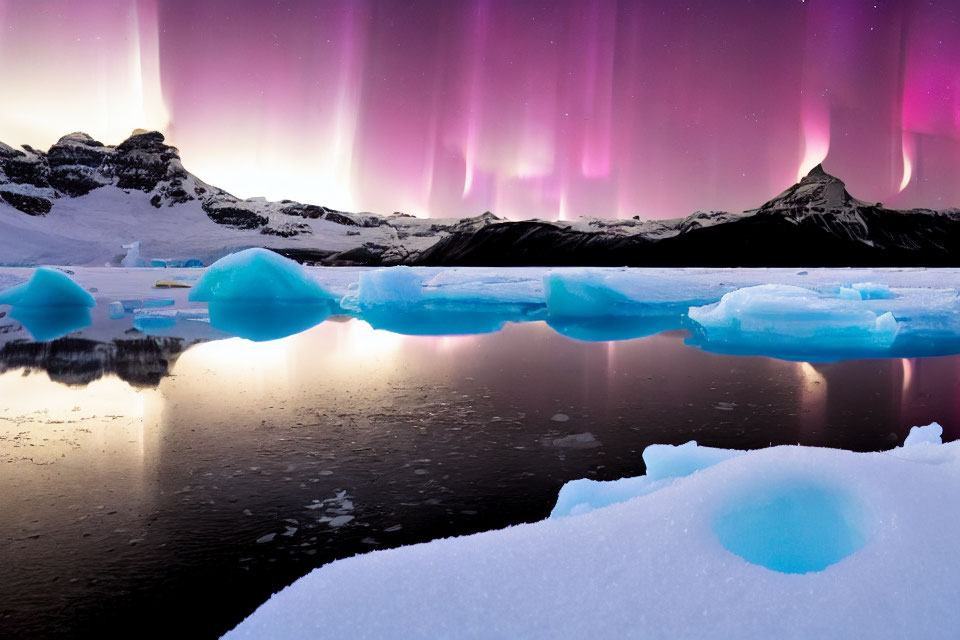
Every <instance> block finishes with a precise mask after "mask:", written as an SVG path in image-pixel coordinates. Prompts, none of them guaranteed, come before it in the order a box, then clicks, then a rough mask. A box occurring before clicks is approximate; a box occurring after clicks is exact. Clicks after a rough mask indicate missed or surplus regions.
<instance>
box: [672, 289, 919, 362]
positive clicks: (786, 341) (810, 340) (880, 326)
mask: <svg viewBox="0 0 960 640" xmlns="http://www.w3.org/2000/svg"><path fill="white" fill-rule="evenodd" d="M864 302H865V301H863V300H857V299H852V298H851V299H845V298H843V297H840V295H839V294H838V295H829V294H824V293H819V292H816V291H811V290H810V289H805V288H803V287H796V286H792V285H773V284H770V285H759V286H755V287H746V288H743V289H737V290H736V291H733V292H730V293H727V294H725V295H724V296H723V297H722V298H721V299H720V302H718V303H715V304H711V305H706V306H702V307H691V308H690V310H689V317H690V319H691V320H693V321H694V322H695V323H696V324H697V325H698V326H696V327H695V335H694V336H693V337H692V338H691V339H690V340H689V344H692V345H694V346H698V347H701V348H704V349H707V350H710V351H721V352H725V353H738V354H744V355H747V354H762V355H771V356H776V357H782V358H786V359H792V360H821V359H830V358H834V359H836V358H842V357H858V356H869V355H884V354H886V353H888V352H889V350H890V348H891V346H892V345H893V343H894V341H895V340H896V338H897V334H898V332H899V330H900V325H899V323H898V322H897V320H896V318H895V317H894V316H893V314H892V313H890V312H887V313H883V314H880V315H879V316H878V314H877V313H876V312H874V311H873V310H871V309H870V308H868V307H867V306H866V305H865V304H864Z"/></svg>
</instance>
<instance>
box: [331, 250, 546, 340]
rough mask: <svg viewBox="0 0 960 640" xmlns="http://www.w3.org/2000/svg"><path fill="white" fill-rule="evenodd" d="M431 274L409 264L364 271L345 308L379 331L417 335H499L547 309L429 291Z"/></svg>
mask: <svg viewBox="0 0 960 640" xmlns="http://www.w3.org/2000/svg"><path fill="white" fill-rule="evenodd" d="M427 275H428V274H427V272H426V271H425V270H423V269H417V268H412V267H406V266H398V267H389V268H386V269H377V270H375V271H364V272H362V273H361V274H360V281H359V284H358V286H357V290H356V293H354V294H352V295H348V296H346V297H345V298H344V299H343V301H342V302H341V305H342V306H343V307H344V308H346V309H349V310H351V311H353V312H354V314H355V315H356V316H357V317H358V318H360V319H362V320H364V321H365V322H366V323H367V324H369V325H370V326H371V327H373V328H374V329H383V330H386V331H391V332H393V333H400V334H404V335H414V336H450V335H474V334H482V333H494V332H496V331H499V330H500V329H502V328H503V326H504V325H505V324H506V323H507V322H525V321H530V320H533V319H537V318H536V317H535V314H536V312H537V311H538V310H539V309H541V308H542V305H537V304H524V303H515V302H503V301H499V300H496V299H483V298H476V299H470V298H469V297H464V296H462V295H457V296H455V297H450V296H449V295H448V292H446V291H444V290H443V289H442V288H439V287H432V288H428V287H427V286H426V285H425V284H424V281H425V279H426V277H427Z"/></svg>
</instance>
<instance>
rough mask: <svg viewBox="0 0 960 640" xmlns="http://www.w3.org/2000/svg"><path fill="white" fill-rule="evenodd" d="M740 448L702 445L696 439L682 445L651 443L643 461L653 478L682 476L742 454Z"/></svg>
mask: <svg viewBox="0 0 960 640" xmlns="http://www.w3.org/2000/svg"><path fill="white" fill-rule="evenodd" d="M743 454H744V452H743V451H740V450H738V449H717V448H715V447H701V446H700V445H698V444H697V441H696V440H691V441H690V442H687V443H685V444H681V445H677V446H674V445H671V444H651V445H650V446H648V447H647V448H646V449H644V450H643V463H644V464H645V465H646V467H647V474H646V475H647V477H648V478H650V479H651V480H662V479H664V478H680V477H683V476H688V475H690V474H691V473H693V472H695V471H700V470H702V469H706V468H708V467H712V466H713V465H715V464H717V463H718V462H723V461H724V460H729V459H731V458H736V457H737V456H742V455H743Z"/></svg>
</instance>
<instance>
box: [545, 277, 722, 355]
mask: <svg viewBox="0 0 960 640" xmlns="http://www.w3.org/2000/svg"><path fill="white" fill-rule="evenodd" d="M543 293H544V298H545V300H546V303H547V313H548V316H547V319H546V320H547V324H548V325H550V326H551V327H552V328H553V329H554V330H555V331H556V332H557V333H560V334H563V335H565V336H567V337H570V338H574V339H577V340H585V341H590V342H597V341H610V340H630V339H633V338H642V337H646V336H650V335H654V334H657V333H662V332H663V331H669V330H671V329H680V328H681V327H682V326H683V317H684V315H685V314H686V312H687V309H688V308H689V307H690V306H691V305H694V304H703V303H705V302H709V301H711V300H716V296H717V295H719V293H715V294H714V295H713V296H712V297H711V296H706V297H699V296H697V295H695V294H696V293H704V292H697V291H693V290H690V291H683V292H681V291H678V289H677V287H676V284H675V282H672V281H670V279H668V278H665V277H663V276H662V275H653V274H643V275H637V274H624V273H621V272H613V273H609V272H605V271H596V270H589V269H583V270H573V271H568V270H564V271H560V272H553V273H548V274H546V275H545V276H544V277H543ZM691 296H693V297H691Z"/></svg>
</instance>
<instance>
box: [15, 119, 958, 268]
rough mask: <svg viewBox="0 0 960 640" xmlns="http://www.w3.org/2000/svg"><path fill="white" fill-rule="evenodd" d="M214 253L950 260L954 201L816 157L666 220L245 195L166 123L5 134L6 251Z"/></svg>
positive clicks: (431, 261)
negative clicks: (933, 198) (890, 201)
mask: <svg viewBox="0 0 960 640" xmlns="http://www.w3.org/2000/svg"><path fill="white" fill-rule="evenodd" d="M138 240H139V241H141V242H143V243H144V246H143V251H144V256H145V257H147V258H175V259H199V260H201V261H203V262H204V263H209V262H211V261H213V260H215V259H217V258H219V257H222V256H223V255H225V254H226V253H229V252H231V251H233V250H236V249H241V248H246V247H252V246H260V247H268V248H273V249H275V250H278V251H280V252H281V253H284V254H285V255H288V256H289V257H293V258H295V259H297V260H300V261H303V262H308V263H315V264H324V265H334V266H337V265H370V266H380V265H392V264H420V265H428V266H580V265H582V266H617V265H624V266H718V267H719V266H841V265H847V266H851V265H856V266H957V264H958V263H960V211H958V210H956V209H951V210H946V211H940V212H938V211H930V210H925V209H914V210H910V211H894V210H889V209H884V208H883V207H882V206H880V205H879V203H877V204H871V203H868V202H864V201H861V200H857V199H856V198H853V197H852V196H850V194H849V193H847V191H846V188H845V186H844V184H843V182H842V181H841V180H839V179H837V178H835V177H834V176H831V175H829V174H827V173H826V172H824V171H823V169H822V167H819V166H818V167H815V168H814V169H813V170H812V171H811V172H810V173H809V174H808V175H807V176H806V177H804V178H803V179H802V180H801V181H800V182H799V183H798V184H796V185H793V186H792V187H790V188H788V189H787V190H786V191H784V192H783V193H781V194H780V195H779V196H777V197H776V198H774V199H773V200H771V201H769V202H767V203H765V204H764V205H762V206H761V207H759V208H757V209H751V210H749V211H745V212H742V213H727V212H722V211H710V212H701V211H698V212H696V213H693V214H691V215H690V216H687V217H686V218H677V219H673V220H640V219H638V218H634V219H629V220H610V219H600V218H583V219H580V220H576V221H569V222H566V221H545V220H529V221H517V222H511V221H506V220H502V219H500V218H497V217H496V216H495V215H493V214H491V213H489V212H488V213H484V214H482V215H479V216H475V217H472V218H463V219H419V218H415V217H413V216H410V215H406V214H402V213H394V214H392V215H389V216H381V215H376V214H372V213H350V212H345V211H336V210H333V209H330V208H327V207H323V206H318V205H311V204H301V203H299V202H294V201H291V200H283V201H280V202H269V201H267V200H265V199H263V198H249V199H246V200H241V199H240V198H237V197H235V196H233V195H231V194H229V193H227V192H226V191H224V190H222V189H219V188H217V187H215V186H212V185H209V184H207V183H205V182H203V181H202V180H200V179H199V178H197V177H196V176H194V175H193V174H191V173H189V172H188V171H187V170H186V169H185V168H184V167H183V165H182V163H181V161H180V157H179V154H178V152H177V150H176V148H174V147H172V146H170V145H167V144H166V143H165V141H164V138H163V136H162V135H161V134H160V133H158V132H148V131H136V132H134V134H133V135H131V137H130V138H128V139H127V140H125V141H123V142H122V143H120V144H119V145H116V146H109V145H103V144H102V143H100V142H98V141H96V140H93V139H92V138H90V137H89V136H87V135H86V134H83V133H72V134H69V135H67V136H64V137H63V138H61V139H60V140H59V141H58V142H57V143H56V144H54V145H53V146H51V147H50V149H49V150H47V151H46V152H44V151H39V150H36V149H33V148H31V147H29V146H24V147H23V149H22V150H17V149H14V148H12V147H10V146H7V145H4V144H2V143H0V265H31V264H39V263H44V262H49V263H57V264H75V265H102V264H105V263H111V264H115V263H116V262H117V255H118V254H120V245H122V244H127V243H130V242H133V241H138Z"/></svg>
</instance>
